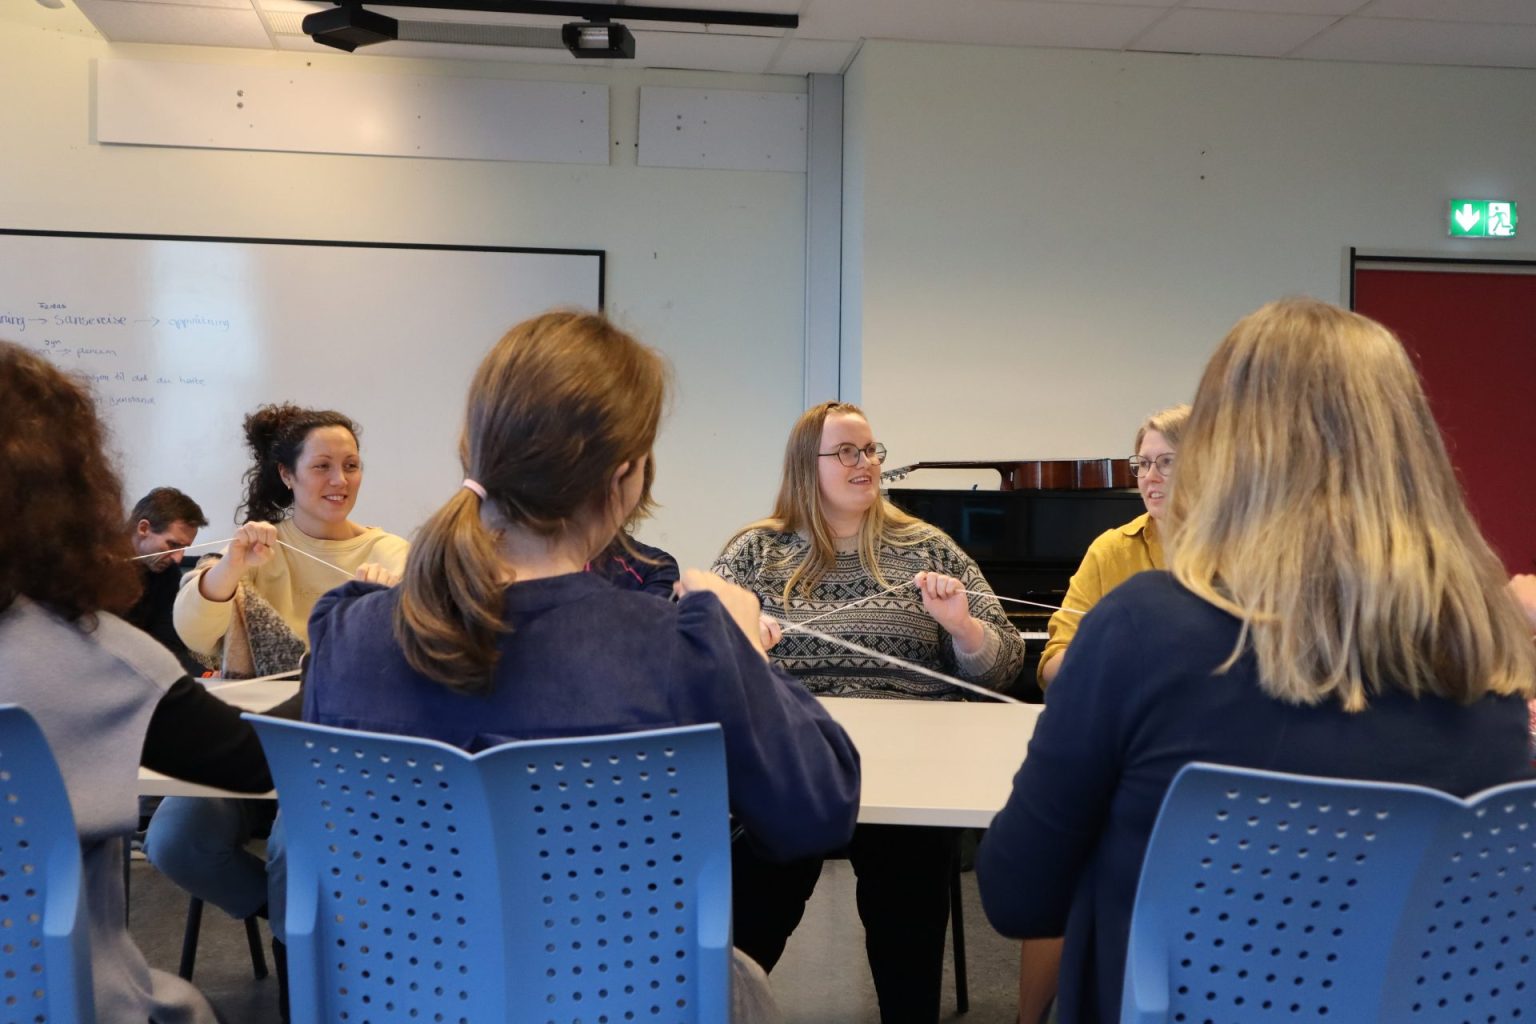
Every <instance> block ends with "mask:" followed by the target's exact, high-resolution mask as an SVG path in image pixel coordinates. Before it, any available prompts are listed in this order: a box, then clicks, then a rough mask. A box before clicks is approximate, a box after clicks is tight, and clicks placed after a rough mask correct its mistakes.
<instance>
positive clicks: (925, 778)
mask: <svg viewBox="0 0 1536 1024" xmlns="http://www.w3.org/2000/svg"><path fill="white" fill-rule="evenodd" d="M821 702H822V704H823V705H824V706H825V707H826V709H827V710H828V711H829V712H831V714H832V717H833V718H835V719H837V722H838V724H839V725H841V726H842V727H843V728H844V729H846V730H848V735H849V736H851V737H852V738H853V743H854V745H855V746H856V747H858V748H859V759H860V762H861V764H862V767H863V772H864V780H863V793H862V796H861V798H860V802H859V821H860V822H861V823H862V824H867V825H944V826H947V827H950V828H986V827H987V826H988V825H990V824H991V823H992V816H993V815H995V814H996V813H997V812H998V811H999V810H1001V809H1002V806H1003V804H1004V803H1006V802H1007V800H1008V794H1009V793H1010V792H1011V791H1012V789H1013V776H1014V774H1015V773H1017V772H1018V770H1019V765H1021V764H1023V763H1024V750H1025V748H1026V747H1027V746H1028V745H1029V738H1030V736H1032V735H1033V734H1034V731H1035V720H1036V719H1038V718H1039V717H1040V712H1041V710H1043V709H1042V707H1041V705H1039V704H1004V703H1001V702H999V701H977V702H974V703H951V702H948V701H925V700H862V699H857V698H851V697H824V698H822V701H821Z"/></svg>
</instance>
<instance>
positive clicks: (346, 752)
mask: <svg viewBox="0 0 1536 1024" xmlns="http://www.w3.org/2000/svg"><path fill="white" fill-rule="evenodd" d="M247 717H249V718H250V719H251V722H252V724H254V725H255V727H256V730H257V732H258V733H259V734H260V736H261V741H262V745H263V746H264V747H265V748H266V751H267V759H268V761H269V762H270V764H271V766H272V775H273V778H274V780H275V781H276V783H277V790H278V794H279V798H280V800H281V804H282V816H283V820H284V829H285V832H286V841H287V859H288V895H287V930H288V967H289V998H290V1006H291V1009H292V1018H293V1020H294V1021H295V1024H333V1022H336V1021H347V1022H348V1024H365V1022H370V1021H371V1022H384V1021H390V1022H394V1021H406V1020H421V1021H444V1022H452V1024H457V1022H474V1024H479V1022H483V1021H516V1022H518V1024H528V1022H533V1021H547V1022H555V1021H559V1022H571V1021H584V1022H588V1024H593V1022H603V1021H607V1022H613V1024H619V1022H623V1021H640V1020H644V1021H651V1020H657V1021H702V1022H709V1024H720V1022H723V1021H726V1020H728V1018H729V1015H730V1011H729V1006H730V980H729V979H730V956H731V936H730V914H731V892H730V890H731V876H730V862H731V858H730V845H729V844H730V835H729V822H728V804H727V798H726V774H725V749H724V745H723V741H722V738H721V732H720V728H719V726H716V725H705V726H691V727H687V728H678V729H665V730H659V731H654V732H638V733H627V734H622V735H614V736H588V737H578V738H574V739H555V740H536V741H529V742H520V743H511V744H507V745H505V746H500V747H496V748H493V749H491V750H487V751H483V752H481V753H479V754H476V755H474V756H470V755H468V754H465V753H464V752H463V751H461V750H459V749H458V748H456V747H452V746H448V745H446V744H442V743H437V742H434V741H431V740H421V739H411V738H405V737H401V736H385V735H379V734H376V733H368V732H356V731H350V730H345V729H333V728H327V727H323V726H316V725H305V724H301V723H296V722H286V721H279V720H276V719H270V718H262V717H259V716H247Z"/></svg>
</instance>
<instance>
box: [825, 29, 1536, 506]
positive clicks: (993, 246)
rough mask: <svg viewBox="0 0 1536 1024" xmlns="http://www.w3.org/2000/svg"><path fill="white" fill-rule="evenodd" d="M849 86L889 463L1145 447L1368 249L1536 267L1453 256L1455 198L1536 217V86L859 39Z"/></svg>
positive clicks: (867, 384) (871, 381) (871, 402)
mask: <svg viewBox="0 0 1536 1024" xmlns="http://www.w3.org/2000/svg"><path fill="white" fill-rule="evenodd" d="M847 91H848V96H849V101H848V110H847V125H848V127H847V129H846V131H847V137H848V139H849V149H850V151H851V152H852V153H853V154H854V158H852V159H850V160H849V161H848V164H847V177H848V180H847V182H846V185H845V201H846V202H847V204H848V210H847V213H846V215H845V221H844V223H845V227H847V228H848V231H847V233H846V235H845V238H844V253H845V271H846V276H845V280H846V281H848V282H850V283H851V284H852V285H853V287H852V288H851V289H850V290H849V292H848V293H847V295H848V297H849V299H850V301H851V303H852V308H851V309H849V310H846V311H845V323H850V322H851V323H853V324H855V325H858V326H861V327H862V331H861V337H860V342H861V344H862V379H861V382H860V383H861V388H860V390H861V397H862V401H863V403H864V405H865V406H866V408H867V409H868V411H869V412H870V415H871V417H872V419H873V421H874V424H875V429H876V433H877V434H879V435H880V436H881V437H882V438H883V440H885V442H886V443H887V444H888V445H889V446H890V448H891V450H892V459H893V461H894V462H896V463H908V462H913V461H916V460H918V459H922V458H928V459H935V458H980V457H1003V456H1012V457H1029V458H1047V457H1058V456H1060V457H1078V456H1086V455H1105V454H1113V455H1119V454H1129V450H1128V449H1129V447H1130V443H1131V439H1132V436H1133V434H1134V431H1135V428H1136V426H1137V424H1138V422H1139V420H1140V418H1141V417H1142V416H1143V415H1144V414H1145V413H1147V412H1150V411H1152V410H1154V409H1157V408H1159V407H1162V406H1166V405H1169V404H1172V403H1173V402H1176V401H1183V400H1187V399H1188V398H1189V397H1190V395H1191V394H1192V393H1193V391H1194V387H1195V384H1196V382H1197V379H1198V375H1199V371H1200V368H1201V366H1202V365H1203V363H1204V360H1205V358H1206V356H1207V355H1208V354H1209V352H1210V350H1211V349H1212V348H1213V347H1214V345H1215V344H1216V342H1217V341H1218V340H1219V339H1220V337H1221V335H1222V334H1223V333H1224V332H1225V330H1226V328H1227V327H1229V326H1230V325H1231V323H1232V322H1233V321H1234V320H1235V319H1236V318H1238V317H1239V316H1241V315H1242V314H1244V313H1246V312H1248V311H1249V310H1251V309H1253V308H1254V307H1256V306H1258V305H1259V304H1261V303H1263V302H1265V301H1267V300H1269V299H1273V298H1277V297H1280V296H1283V295H1286V294H1296V293H1305V294H1310V295H1315V296H1318V297H1321V298H1324V299H1328V300H1331V301H1336V302H1342V301H1345V300H1346V298H1347V285H1346V281H1345V272H1344V268H1345V265H1346V261H1347V250H1348V248H1349V247H1350V246H1351V245H1353V246H1357V247H1360V248H1361V249H1362V251H1367V250H1369V251H1376V252H1380V251H1386V250H1391V251H1399V252H1415V253H1458V254H1475V255H1484V256H1486V255H1499V256H1515V255H1523V256H1527V257H1529V256H1532V255H1533V254H1536V242H1533V241H1528V240H1526V239H1517V240H1516V241H1515V242H1514V243H1513V244H1509V243H1496V242H1489V243H1483V244H1477V243H1472V242H1461V241H1458V242H1452V241H1450V240H1448V239H1447V238H1446V237H1445V235H1446V203H1447V201H1448V200H1449V199H1450V198H1452V197H1489V196H1506V197H1513V198H1515V199H1517V200H1519V199H1524V200H1526V202H1527V205H1528V206H1529V207H1531V208H1532V209H1536V130H1533V129H1536V72H1533V71H1505V70H1478V69H1465V68H1431V67H1398V66H1388V65H1364V64H1342V63H1326V62H1306V61H1277V60H1257V59H1243V58H1200V57H1184V56H1171V55H1154V54H1109V53H1093V52H1088V51H1066V50H1055V51H1052V50H1023V49H1012V50H1009V49H999V48H989V47H968V46H932V45H907V44H898V43H868V44H866V45H865V46H864V48H863V50H862V51H861V53H860V55H859V57H858V59H857V60H856V62H855V64H854V66H853V68H852V69H851V70H850V72H849V75H848V90H847ZM1527 233H1528V234H1529V235H1530V236H1531V237H1532V238H1533V239H1536V229H1529V230H1528V232H1527ZM1470 340H1472V339H1469V341H1470ZM934 479H937V478H934ZM911 482H912V483H917V482H918V479H917V478H914V479H913V480H912V481H911ZM930 486H931V484H930Z"/></svg>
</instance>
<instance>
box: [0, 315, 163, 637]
mask: <svg viewBox="0 0 1536 1024" xmlns="http://www.w3.org/2000/svg"><path fill="white" fill-rule="evenodd" d="M0 410H3V411H0V523H4V524H5V527H4V529H0V612H3V611H5V610H6V609H8V608H10V606H11V605H12V604H14V603H15V601H16V599H17V598H18V597H22V596H25V597H28V598H31V599H32V600H34V601H36V602H37V603H39V604H41V605H45V606H46V607H48V608H49V609H50V610H52V611H53V612H54V613H55V614H57V615H60V616H62V617H63V618H65V619H67V620H69V621H71V622H75V621H79V620H80V619H82V618H85V619H86V620H87V622H86V625H87V628H93V627H94V624H95V623H94V619H93V618H92V616H94V614H95V613H96V612H100V611H106V612H118V613H120V612H124V611H127V610H128V609H129V608H130V607H132V606H133V603H134V601H136V600H138V597H139V593H140V591H141V589H142V587H143V584H142V583H141V582H140V578H139V573H138V571H137V569H136V568H135V567H134V564H133V562H132V561H131V559H132V557H133V548H132V546H131V544H130V543H129V540H128V534H127V533H126V532H125V531H124V530H123V485H122V482H121V480H119V479H118V475H117V469H116V468H115V467H114V466H113V465H112V462H111V460H110V459H109V458H108V457H107V453H106V441H107V430H106V427H105V426H104V425H103V424H102V422H101V418H100V417H99V416H98V415H97V412H96V403H95V401H94V399H93V398H92V396H91V391H90V387H89V385H87V384H86V383H84V382H83V381H76V380H74V379H72V378H71V377H69V376H67V375H65V374H64V373H63V372H61V371H60V370H58V369H57V368H55V367H54V366H53V364H52V363H50V362H48V361H47V360H46V359H44V358H43V357H41V356H39V355H37V354H35V353H33V352H31V351H29V350H28V349H25V348H22V347H21V346H20V345H15V344H12V343H10V342H6V341H0Z"/></svg>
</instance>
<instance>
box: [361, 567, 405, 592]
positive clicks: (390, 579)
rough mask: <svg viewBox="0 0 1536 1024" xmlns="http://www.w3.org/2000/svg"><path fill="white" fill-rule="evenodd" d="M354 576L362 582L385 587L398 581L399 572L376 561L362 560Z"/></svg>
mask: <svg viewBox="0 0 1536 1024" xmlns="http://www.w3.org/2000/svg"><path fill="white" fill-rule="evenodd" d="M354 578H355V579H359V580H362V581H363V582H364V583H378V584H382V585H383V586H386V587H392V586H394V585H395V584H397V583H399V582H400V574H399V573H397V572H395V571H394V570H392V569H390V568H389V567H388V566H383V565H379V564H378V563H377V562H364V563H363V564H362V565H360V566H358V567H357V572H356V574H355V576H354Z"/></svg>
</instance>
